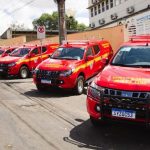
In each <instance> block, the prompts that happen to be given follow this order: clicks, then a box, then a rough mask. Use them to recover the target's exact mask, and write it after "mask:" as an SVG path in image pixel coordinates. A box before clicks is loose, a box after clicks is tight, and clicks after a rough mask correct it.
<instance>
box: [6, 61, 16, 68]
mask: <svg viewBox="0 0 150 150" xmlns="http://www.w3.org/2000/svg"><path fill="white" fill-rule="evenodd" d="M15 65H16V63H15V62H13V63H10V64H8V67H13V66H15Z"/></svg>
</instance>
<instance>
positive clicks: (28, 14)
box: [0, 0, 88, 35]
mask: <svg viewBox="0 0 150 150" xmlns="http://www.w3.org/2000/svg"><path fill="white" fill-rule="evenodd" d="M32 1H33V2H32ZM0 3H1V8H0V20H1V23H0V35H1V34H2V33H3V32H4V31H5V30H6V29H7V28H8V27H9V26H10V24H12V23H16V22H17V23H18V24H24V25H25V27H28V28H32V27H33V26H32V21H33V19H35V18H38V17H39V16H41V14H42V13H45V12H46V13H52V12H53V11H57V5H56V4H55V3H54V2H53V0H11V1H10V0H5V1H4V0H0ZM27 3H29V4H28V5H27ZM87 5H88V1H87V0H82V2H81V0H66V9H71V10H73V11H74V12H75V18H76V19H77V20H78V21H79V22H80V23H85V24H87V25H88V10H87V9H86V8H87Z"/></svg>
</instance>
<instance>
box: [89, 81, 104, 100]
mask: <svg viewBox="0 0 150 150" xmlns="http://www.w3.org/2000/svg"><path fill="white" fill-rule="evenodd" d="M103 92H104V88H103V87H100V86H98V85H97V84H95V82H94V81H93V82H92V83H91V85H89V87H88V94H87V95H88V96H90V97H92V98H94V100H100V97H101V93H103Z"/></svg>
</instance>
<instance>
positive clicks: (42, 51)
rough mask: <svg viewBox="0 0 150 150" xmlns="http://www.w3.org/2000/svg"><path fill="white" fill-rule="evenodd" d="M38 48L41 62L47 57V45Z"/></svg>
mask: <svg viewBox="0 0 150 150" xmlns="http://www.w3.org/2000/svg"><path fill="white" fill-rule="evenodd" d="M39 49H40V54H41V62H42V61H43V60H45V59H47V58H48V57H49V55H48V54H47V51H48V47H47V46H42V47H39Z"/></svg>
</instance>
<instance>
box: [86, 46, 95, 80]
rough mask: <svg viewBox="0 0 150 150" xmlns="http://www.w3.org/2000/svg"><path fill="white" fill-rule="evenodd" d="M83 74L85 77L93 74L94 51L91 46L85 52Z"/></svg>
mask: <svg viewBox="0 0 150 150" xmlns="http://www.w3.org/2000/svg"><path fill="white" fill-rule="evenodd" d="M85 62H86V63H85V64H86V67H85V74H86V77H87V78H90V77H91V76H93V74H94V52H93V47H89V48H88V49H87V51H86V54H85Z"/></svg>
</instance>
